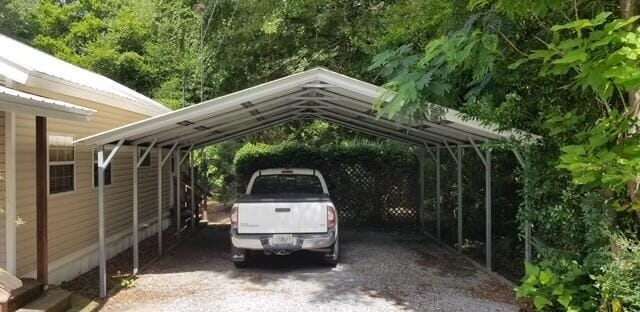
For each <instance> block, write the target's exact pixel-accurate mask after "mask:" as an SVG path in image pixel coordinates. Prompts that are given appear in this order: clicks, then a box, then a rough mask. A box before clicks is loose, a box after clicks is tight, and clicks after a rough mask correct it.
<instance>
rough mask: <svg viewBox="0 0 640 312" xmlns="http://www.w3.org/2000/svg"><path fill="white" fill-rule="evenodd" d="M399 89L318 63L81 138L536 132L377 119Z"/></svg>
mask: <svg viewBox="0 0 640 312" xmlns="http://www.w3.org/2000/svg"><path fill="white" fill-rule="evenodd" d="M383 95H384V96H393V94H389V93H388V92H386V90H384V89H382V88H381V87H379V86H375V85H372V84H369V83H367V82H363V81H360V80H357V79H354V78H351V77H348V76H345V75H342V74H339V73H336V72H333V71H330V70H327V69H324V68H315V69H311V70H308V71H305V72H301V73H298V74H293V75H290V76H287V77H284V78H281V79H277V80H274V81H270V82H267V83H263V84H260V85H258V86H255V87H252V88H248V89H245V90H241V91H238V92H235V93H231V94H228V95H225V96H221V97H218V98H215V99H212V100H208V101H205V102H202V103H200V104H197V105H193V106H189V107H186V108H183V109H180V110H176V111H172V112H169V113H165V114H163V115H159V116H155V117H151V118H148V119H145V120H142V121H139V122H135V123H132V124H129V125H125V126H122V127H119V128H116V129H113V130H110V131H105V132H102V133H99V134H95V135H92V136H89V137H87V138H84V139H81V140H78V141H76V142H77V143H83V144H95V145H102V144H110V143H115V142H119V141H120V140H123V142H124V144H125V145H147V144H151V143H152V142H155V143H156V144H155V145H156V146H172V145H174V144H175V145H177V146H179V147H182V148H186V147H196V148H197V147H201V146H205V145H209V144H215V143H218V142H222V141H225V140H229V139H234V138H239V137H242V136H246V135H249V134H252V133H254V132H257V131H261V130H264V129H267V128H271V127H274V126H277V125H280V124H284V123H287V122H290V121H293V120H297V119H322V120H326V121H328V122H331V123H335V124H337V125H340V126H343V127H346V128H349V129H353V130H356V131H360V132H363V133H367V134H370V135H375V136H378V137H384V138H388V139H393V140H397V141H400V142H404V143H408V144H413V145H419V146H424V145H431V146H433V145H448V144H467V143H471V144H474V143H475V142H479V143H480V142H486V141H489V140H496V139H504V138H511V137H513V138H516V139H520V140H523V139H526V138H531V136H530V135H528V134H526V133H524V132H521V131H517V130H514V131H499V130H497V127H495V126H490V125H483V124H480V123H479V122H477V121H473V120H464V119H463V118H462V117H461V116H460V114H459V113H458V112H457V111H455V110H452V109H447V108H444V107H442V108H441V111H442V117H441V118H439V119H438V120H433V121H421V122H406V123H400V122H396V121H392V120H388V119H385V118H377V117H376V114H375V112H374V111H372V104H373V103H374V102H376V101H377V100H378V99H380V98H381V96H383Z"/></svg>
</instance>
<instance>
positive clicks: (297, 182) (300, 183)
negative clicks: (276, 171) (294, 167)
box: [251, 175, 322, 194]
mask: <svg viewBox="0 0 640 312" xmlns="http://www.w3.org/2000/svg"><path fill="white" fill-rule="evenodd" d="M282 193H304V194H322V184H320V179H318V177H316V176H313V175H263V176H258V177H256V179H255V181H254V182H253V187H252V189H251V194H282Z"/></svg>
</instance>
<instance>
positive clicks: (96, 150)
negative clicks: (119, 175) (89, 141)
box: [90, 146, 115, 190]
mask: <svg viewBox="0 0 640 312" xmlns="http://www.w3.org/2000/svg"><path fill="white" fill-rule="evenodd" d="M107 149H108V151H109V152H111V151H112V150H113V147H111V146H105V157H107V156H109V154H108V153H107ZM94 152H95V154H94ZM93 155H96V158H95V159H93ZM114 160H115V157H114V158H113V159H112V160H111V163H109V165H108V166H107V168H109V170H110V171H111V183H109V184H107V183H106V182H107V181H105V184H104V188H108V187H111V185H113V161H114ZM97 163H98V148H97V147H92V148H91V182H90V183H91V188H92V189H93V190H97V189H98V186H97V185H94V184H93V177H94V176H95V175H96V174H97V173H96V166H94V165H96V164H97Z"/></svg>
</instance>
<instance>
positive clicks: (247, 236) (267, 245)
mask: <svg viewBox="0 0 640 312" xmlns="http://www.w3.org/2000/svg"><path fill="white" fill-rule="evenodd" d="M230 232H231V260H232V261H233V263H234V265H235V266H236V267H244V266H246V265H247V262H248V258H249V252H250V251H261V252H264V253H265V254H267V255H288V254H291V253H292V252H294V251H298V250H309V251H315V252H320V253H323V255H324V261H325V262H326V263H327V264H329V265H332V266H335V265H336V264H337V262H338V251H339V249H338V248H339V247H338V211H337V210H336V208H335V206H334V205H333V203H332V202H331V199H330V198H329V191H328V189H327V183H326V182H325V181H324V178H323V177H322V174H321V173H320V172H318V171H317V170H313V169H266V170H259V171H256V172H255V173H254V174H253V175H252V176H251V179H250V180H249V184H248V185H247V190H246V193H245V194H244V195H243V196H242V197H241V198H239V199H238V201H237V202H236V203H235V204H234V205H233V208H231V230H230Z"/></svg>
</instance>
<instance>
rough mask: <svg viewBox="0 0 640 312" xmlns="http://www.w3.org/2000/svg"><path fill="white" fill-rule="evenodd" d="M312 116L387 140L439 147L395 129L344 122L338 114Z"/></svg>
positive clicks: (354, 121) (358, 122)
mask: <svg viewBox="0 0 640 312" xmlns="http://www.w3.org/2000/svg"><path fill="white" fill-rule="evenodd" d="M314 115H315V116H320V117H321V118H323V119H329V120H331V121H338V122H340V123H341V124H342V126H343V127H351V128H357V130H361V131H362V130H363V129H366V130H368V131H369V132H373V133H377V135H384V136H385V137H386V138H388V139H393V140H404V141H410V142H413V144H415V145H418V146H423V145H424V144H425V143H430V144H433V145H436V146H437V145H439V143H438V142H434V141H431V140H427V139H423V138H420V137H416V136H411V135H408V134H404V133H401V132H400V131H399V130H397V129H389V128H386V127H378V126H371V125H367V124H366V123H363V122H360V121H356V120H345V119H342V118H340V117H339V116H340V115H339V114H331V113H328V112H318V113H317V114H314Z"/></svg>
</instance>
